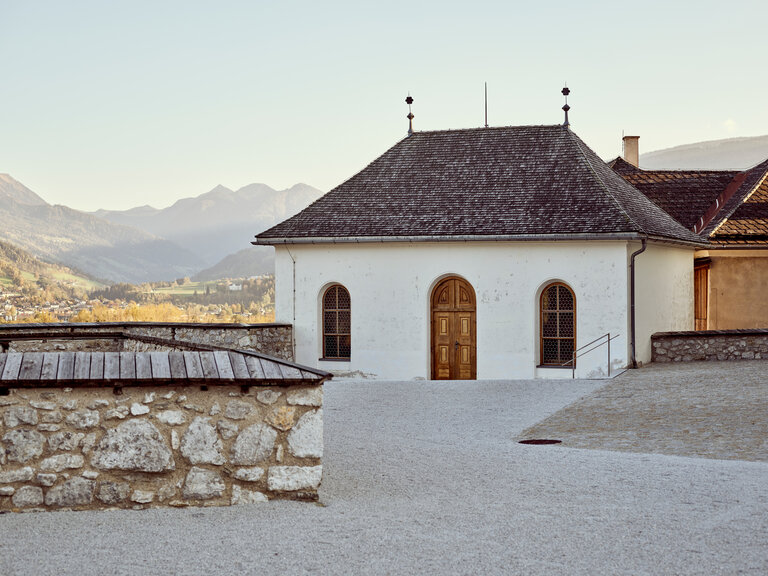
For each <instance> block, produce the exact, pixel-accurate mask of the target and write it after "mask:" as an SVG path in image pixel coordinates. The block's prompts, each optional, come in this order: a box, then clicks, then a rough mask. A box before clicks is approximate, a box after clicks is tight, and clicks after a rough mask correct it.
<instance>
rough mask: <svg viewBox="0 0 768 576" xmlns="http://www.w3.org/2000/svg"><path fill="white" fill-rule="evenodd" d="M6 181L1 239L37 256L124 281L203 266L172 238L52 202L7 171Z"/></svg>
mask: <svg viewBox="0 0 768 576" xmlns="http://www.w3.org/2000/svg"><path fill="white" fill-rule="evenodd" d="M1 182H2V188H0V193H1V194H2V202H0V239H3V240H6V241H8V242H10V243H12V244H14V245H16V246H18V247H20V248H23V249H24V250H26V251H28V252H30V253H31V254H33V255H35V256H38V257H42V258H44V259H47V260H51V261H53V262H59V263H61V264H63V265H67V266H73V267H75V268H78V269H80V270H82V271H83V272H85V273H87V274H89V275H90V276H92V277H94V278H99V279H103V280H110V281H124V282H142V281H146V280H149V279H154V280H159V279H165V278H172V277H174V276H186V275H190V274H193V273H194V272H196V271H197V270H199V269H200V268H201V267H202V266H203V263H202V262H201V260H200V259H199V258H197V257H196V256H195V255H194V254H192V253H190V252H188V251H186V250H184V249H182V248H179V247H178V246H175V245H174V244H172V243H170V242H168V241H167V240H164V239H162V238H158V237H156V236H154V235H152V234H149V233H147V232H144V231H141V230H138V229H136V228H130V227H127V226H122V225H117V224H113V223H111V222H108V221H106V220H103V219H101V218H97V217H95V216H93V215H91V214H87V213H85V212H80V211H79V210H73V209H72V208H68V207H66V206H61V205H50V204H48V203H47V202H45V201H44V200H43V199H42V198H40V197H39V196H37V194H35V193H34V192H32V191H31V190H29V189H28V188H26V187H25V186H24V185H23V184H21V183H20V182H18V181H16V180H14V179H13V178H12V177H10V176H8V175H4V178H3V179H2V181H1ZM160 256H162V258H160Z"/></svg>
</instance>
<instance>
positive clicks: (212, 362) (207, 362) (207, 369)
mask: <svg viewBox="0 0 768 576" xmlns="http://www.w3.org/2000/svg"><path fill="white" fill-rule="evenodd" d="M200 363H201V364H202V365H203V376H204V377H205V378H206V379H209V378H210V379H214V378H218V377H219V371H218V369H217V368H216V359H215V358H214V356H213V352H200Z"/></svg>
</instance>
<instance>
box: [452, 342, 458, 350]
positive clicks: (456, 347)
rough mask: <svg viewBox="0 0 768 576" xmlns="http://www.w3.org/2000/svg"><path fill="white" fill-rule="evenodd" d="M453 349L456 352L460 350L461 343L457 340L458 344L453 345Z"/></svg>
mask: <svg viewBox="0 0 768 576" xmlns="http://www.w3.org/2000/svg"><path fill="white" fill-rule="evenodd" d="M453 349H454V350H458V349H459V341H458V340H456V344H454V345H453Z"/></svg>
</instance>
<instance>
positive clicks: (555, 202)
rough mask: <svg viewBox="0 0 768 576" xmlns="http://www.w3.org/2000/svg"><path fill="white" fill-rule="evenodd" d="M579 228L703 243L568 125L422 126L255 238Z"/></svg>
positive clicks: (530, 234)
mask: <svg viewBox="0 0 768 576" xmlns="http://www.w3.org/2000/svg"><path fill="white" fill-rule="evenodd" d="M574 235H579V236H584V237H593V236H596V237H600V236H606V235H608V236H610V235H614V236H625V235H626V236H648V237H653V238H659V239H666V240H671V241H676V242H684V243H696V244H702V240H701V238H700V237H699V236H697V235H696V234H694V233H693V232H691V231H689V230H687V229H685V227H683V226H681V225H680V224H679V223H678V222H676V221H675V220H674V219H673V218H671V217H670V216H669V215H668V214H667V213H665V212H664V211H663V210H661V209H660V208H659V207H658V206H656V205H655V204H653V202H651V201H650V200H648V198H646V197H645V196H644V195H643V194H641V193H639V192H638V191H637V190H636V189H635V188H634V187H632V186H631V185H630V184H629V183H627V182H626V181H625V180H624V179H623V178H621V177H620V176H619V175H618V174H617V173H615V172H614V171H613V170H611V168H610V167H609V166H608V165H606V164H605V162H603V161H602V160H601V159H600V158H599V157H598V156H597V155H596V154H595V153H594V152H593V151H592V150H591V149H590V148H589V147H588V146H587V145H586V144H585V143H584V142H583V141H582V140H581V139H580V138H579V137H578V136H576V135H575V134H574V133H573V132H571V131H570V130H568V129H564V128H563V127H562V126H560V125H556V126H516V127H504V128H478V129H469V130H445V131H435V132H416V133H414V134H413V135H412V136H410V137H408V138H405V139H404V140H401V141H400V142H398V143H397V144H395V145H394V146H393V147H392V148H390V149H389V150H388V151H386V152H385V153H384V154H383V155H382V156H380V157H379V158H377V159H376V160H374V161H373V162H372V163H371V164H370V165H368V166H367V167H366V168H364V169H363V170H362V171H360V172H359V173H358V174H356V175H355V176H353V177H352V178H350V179H349V180H347V181H346V182H344V183H343V184H341V185H340V186H338V187H337V188H335V189H333V190H331V191H330V192H329V193H328V194H326V195H325V196H323V197H322V198H320V199H319V200H317V201H316V202H315V203H313V204H312V205H310V206H309V207H308V208H306V209H305V210H303V211H302V212H300V213H299V214H297V215H296V216H294V217H293V218H290V219H288V220H286V221H284V222H282V223H280V224H278V225H277V226H275V227H273V228H270V229H269V230H266V231H265V232H262V233H261V234H259V235H258V236H257V237H256V242H254V243H255V244H281V243H294V242H303V241H327V242H334V241H350V240H352V241H354V240H365V239H372V238H375V239H377V240H388V239H392V240H397V239H403V238H407V239H412V240H419V239H424V240H428V239H429V240H431V239H445V240H450V239H451V238H457V239H459V238H461V239H466V238H467V237H471V238H473V239H484V238H488V239H499V238H505V239H506V238H508V239H515V238H525V239H535V238H536V237H538V236H540V237H541V238H542V239H557V237H561V238H563V239H565V238H567V237H573V236H574Z"/></svg>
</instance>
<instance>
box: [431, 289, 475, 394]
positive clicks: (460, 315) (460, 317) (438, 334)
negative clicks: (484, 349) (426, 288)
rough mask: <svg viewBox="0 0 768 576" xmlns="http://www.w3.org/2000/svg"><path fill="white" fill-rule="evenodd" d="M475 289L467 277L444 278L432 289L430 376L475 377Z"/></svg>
mask: <svg viewBox="0 0 768 576" xmlns="http://www.w3.org/2000/svg"><path fill="white" fill-rule="evenodd" d="M475 315H476V308H475V291H474V290H473V289H472V286H471V285H470V284H469V282H467V281H466V280H462V279H461V278H446V279H445V280H443V281H442V282H440V283H439V284H438V285H437V286H436V287H435V289H434V291H433V292H432V343H431V355H432V378H433V379H434V380H474V379H475V378H476V377H477V354H476V351H477V334H476V333H475V332H476V322H475Z"/></svg>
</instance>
